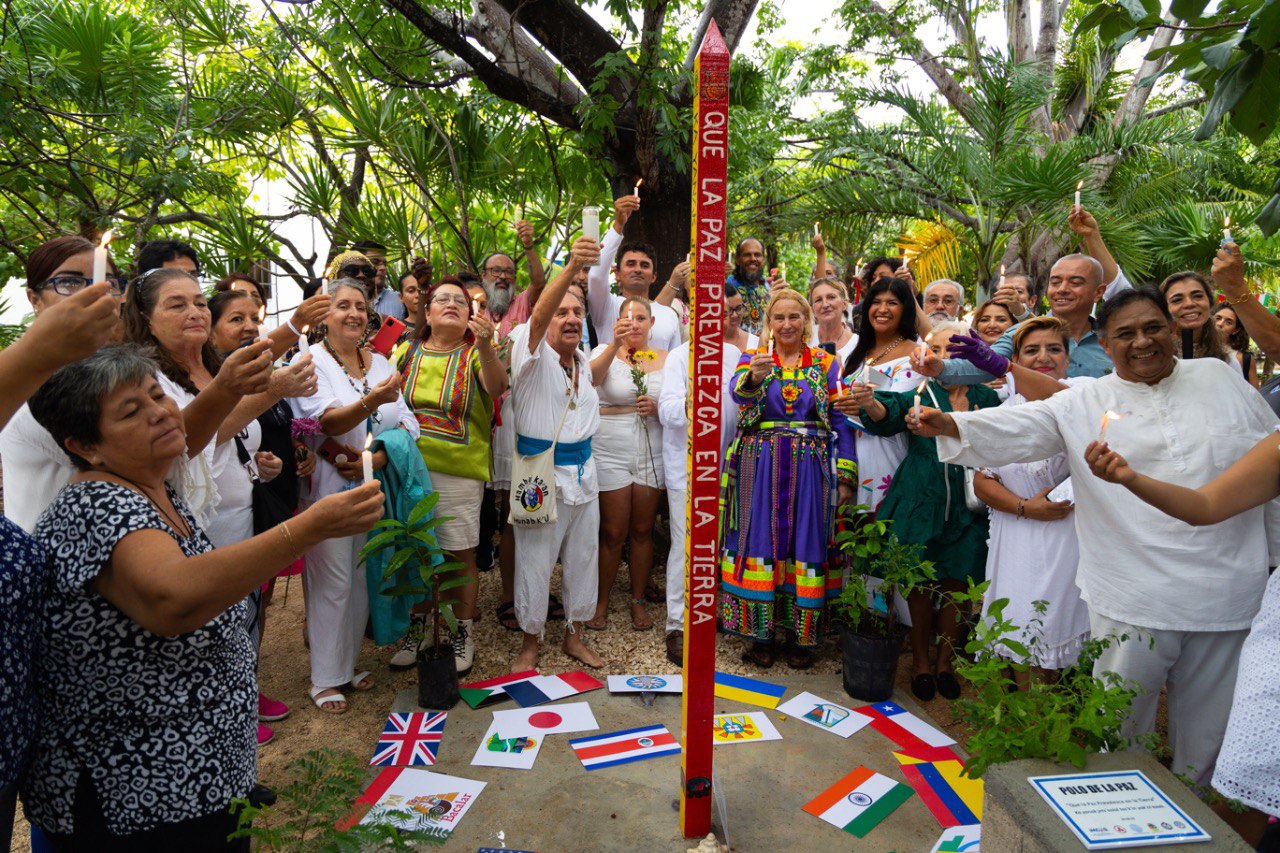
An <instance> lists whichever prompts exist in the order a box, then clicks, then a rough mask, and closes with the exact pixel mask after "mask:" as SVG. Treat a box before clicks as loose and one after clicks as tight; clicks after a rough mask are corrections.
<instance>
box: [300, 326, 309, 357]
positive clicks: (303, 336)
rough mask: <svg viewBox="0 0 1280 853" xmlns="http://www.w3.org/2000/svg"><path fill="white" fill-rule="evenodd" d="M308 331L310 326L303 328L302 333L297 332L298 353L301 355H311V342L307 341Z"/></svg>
mask: <svg viewBox="0 0 1280 853" xmlns="http://www.w3.org/2000/svg"><path fill="white" fill-rule="evenodd" d="M310 329H311V327H310V326H303V327H302V331H301V332H298V352H299V353H300V354H302V355H311V341H309V340H307V332H308V331H310Z"/></svg>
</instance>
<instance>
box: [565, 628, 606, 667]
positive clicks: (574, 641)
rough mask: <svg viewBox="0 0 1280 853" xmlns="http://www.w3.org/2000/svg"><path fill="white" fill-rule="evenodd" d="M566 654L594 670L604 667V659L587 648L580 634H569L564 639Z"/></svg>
mask: <svg viewBox="0 0 1280 853" xmlns="http://www.w3.org/2000/svg"><path fill="white" fill-rule="evenodd" d="M564 653H565V654H566V655H568V656H569V657H571V658H573V659H575V660H578V661H581V662H582V663H585V664H586V665H587V666H589V667H591V668H592V669H600V668H601V667H603V666H604V658H602V657H600V655H598V654H596V653H595V652H593V651H591V649H589V648H587V644H586V643H584V642H582V637H581V635H580V634H579V633H568V634H566V635H565V638H564Z"/></svg>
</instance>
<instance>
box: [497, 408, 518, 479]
mask: <svg viewBox="0 0 1280 853" xmlns="http://www.w3.org/2000/svg"><path fill="white" fill-rule="evenodd" d="M512 417H513V415H512V413H511V412H507V417H506V418H504V419H503V422H502V423H500V424H498V426H497V427H496V428H495V429H494V431H493V444H492V446H491V452H492V453H493V487H494V488H495V489H497V490H499V491H508V490H510V488H511V454H512V453H514V452H515V447H516V434H515V430H514V429H513V428H512V426H511V418H512Z"/></svg>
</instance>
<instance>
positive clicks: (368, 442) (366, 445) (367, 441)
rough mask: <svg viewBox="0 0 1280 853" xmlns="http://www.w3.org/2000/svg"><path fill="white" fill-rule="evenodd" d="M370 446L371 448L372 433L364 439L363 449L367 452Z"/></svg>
mask: <svg viewBox="0 0 1280 853" xmlns="http://www.w3.org/2000/svg"><path fill="white" fill-rule="evenodd" d="M372 446H373V433H369V434H368V435H366V436H365V438H364V449H365V450H368V449H369V448H370V447H372Z"/></svg>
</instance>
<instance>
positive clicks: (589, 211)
mask: <svg viewBox="0 0 1280 853" xmlns="http://www.w3.org/2000/svg"><path fill="white" fill-rule="evenodd" d="M582 236H583V237H590V238H591V239H592V240H595V241H596V242H597V243H598V242H600V208H598V207H584V208H582Z"/></svg>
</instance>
